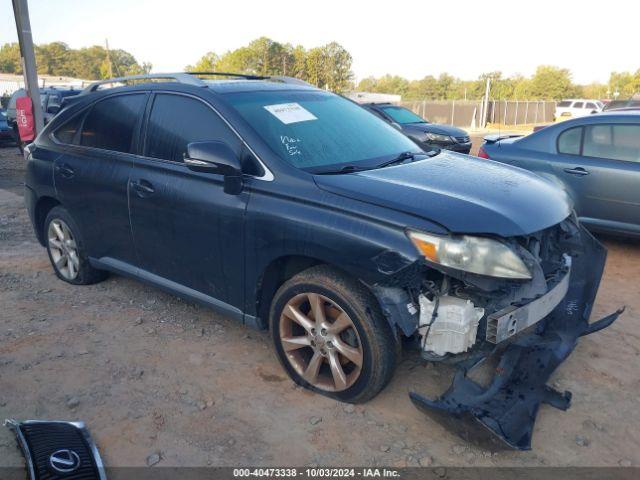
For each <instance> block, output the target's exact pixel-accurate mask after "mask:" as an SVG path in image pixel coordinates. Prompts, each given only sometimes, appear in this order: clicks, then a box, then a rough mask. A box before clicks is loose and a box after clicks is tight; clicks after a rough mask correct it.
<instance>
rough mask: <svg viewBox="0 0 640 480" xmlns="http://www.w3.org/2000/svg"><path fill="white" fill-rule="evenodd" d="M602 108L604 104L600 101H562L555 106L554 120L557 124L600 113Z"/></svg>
mask: <svg viewBox="0 0 640 480" xmlns="http://www.w3.org/2000/svg"><path fill="white" fill-rule="evenodd" d="M603 108H604V103H602V102H601V101H600V100H585V99H569V100H562V101H561V102H558V104H557V105H556V111H555V114H554V120H555V121H556V122H558V121H562V120H568V119H569V118H577V117H584V116H586V115H591V114H592V113H598V112H601V111H602V109H603Z"/></svg>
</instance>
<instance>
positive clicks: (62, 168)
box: [56, 163, 75, 178]
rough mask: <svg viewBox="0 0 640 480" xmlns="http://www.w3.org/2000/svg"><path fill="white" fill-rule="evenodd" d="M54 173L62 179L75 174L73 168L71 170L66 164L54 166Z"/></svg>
mask: <svg viewBox="0 0 640 480" xmlns="http://www.w3.org/2000/svg"><path fill="white" fill-rule="evenodd" d="M56 172H58V173H59V174H60V175H62V176H63V177H64V178H71V177H73V175H74V174H75V172H74V171H73V168H71V167H70V166H69V165H67V164H66V163H63V164H62V165H56Z"/></svg>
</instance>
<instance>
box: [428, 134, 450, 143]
mask: <svg viewBox="0 0 640 480" xmlns="http://www.w3.org/2000/svg"><path fill="white" fill-rule="evenodd" d="M427 140H430V141H432V142H440V143H452V142H453V139H452V138H451V137H450V136H449V135H440V134H439V133H429V132H427Z"/></svg>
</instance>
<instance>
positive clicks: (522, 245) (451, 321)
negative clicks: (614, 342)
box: [374, 217, 622, 450]
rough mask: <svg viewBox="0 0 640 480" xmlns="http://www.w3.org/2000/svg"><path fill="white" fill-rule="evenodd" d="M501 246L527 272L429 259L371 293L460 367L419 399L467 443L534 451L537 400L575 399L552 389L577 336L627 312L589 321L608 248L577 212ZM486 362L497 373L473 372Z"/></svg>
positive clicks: (426, 348) (428, 346) (430, 356)
mask: <svg viewBox="0 0 640 480" xmlns="http://www.w3.org/2000/svg"><path fill="white" fill-rule="evenodd" d="M505 244H506V245H507V246H508V247H509V249H511V251H512V252H515V253H516V254H517V255H518V256H519V258H520V259H521V260H522V262H523V263H524V265H526V268H527V270H528V271H529V272H530V275H529V278H527V279H526V280H525V279H517V280H516V279H505V278H494V277H489V276H486V275H478V274H475V273H469V272H464V271H460V270H456V269H451V268H448V267H446V266H443V265H438V264H434V263H433V262H430V261H428V260H427V259H425V260H422V261H419V262H415V263H413V264H411V265H410V266H408V267H406V268H405V269H402V270H401V271H399V272H397V273H396V274H394V275H392V276H390V277H389V279H388V282H385V284H384V285H382V284H380V285H376V286H374V291H375V292H376V294H377V296H378V298H379V300H380V302H381V304H382V305H383V309H384V310H385V314H387V316H388V318H389V319H390V321H392V322H393V323H394V324H395V325H396V326H397V327H399V330H400V331H402V332H403V333H404V334H405V335H407V336H413V337H414V338H416V339H417V340H418V341H419V344H420V350H421V353H422V356H423V357H424V358H425V359H426V360H429V361H439V362H449V363H455V364H456V366H457V371H456V374H455V376H454V379H453V383H452V385H451V386H450V387H449V389H448V390H447V391H446V392H445V393H444V394H442V395H441V396H440V397H439V398H437V399H435V400H432V399H428V398H425V397H424V396H422V395H420V394H418V393H414V392H412V393H410V397H411V400H412V401H413V403H414V404H415V405H416V406H417V407H418V408H419V409H420V410H422V411H424V412H425V413H427V414H429V415H430V416H431V417H433V418H434V419H436V420H437V421H439V422H440V423H444V424H445V425H447V426H448V427H449V428H452V429H453V430H454V431H456V432H457V433H458V434H460V435H461V436H462V437H463V438H465V439H466V440H468V441H471V442H474V443H480V444H483V445H485V446H489V447H492V448H496V447H499V446H503V447H504V446H507V447H510V448H514V449H519V450H529V449H530V448H531V436H532V432H533V426H534V422H535V419H536V415H537V412H538V408H539V406H540V404H541V403H543V402H544V403H547V404H550V405H552V406H555V407H557V408H560V409H563V410H566V409H567V408H568V407H569V405H570V400H571V394H570V392H563V393H561V392H558V391H556V390H554V389H553V388H551V387H549V386H548V385H547V381H548V379H549V377H550V376H551V374H552V373H553V372H554V370H555V369H556V368H557V367H558V366H559V365H560V364H561V363H562V362H563V361H564V360H565V359H566V358H567V357H568V356H569V354H570V353H571V352H572V351H573V349H574V348H575V346H576V344H577V341H578V338H579V337H581V336H583V335H587V334H590V333H593V332H596V331H598V330H600V329H602V328H605V327H607V326H608V325H610V324H611V323H612V322H613V321H615V320H616V318H617V317H618V316H619V315H620V314H621V313H622V310H619V311H618V312H616V313H613V314H612V315H609V316H608V317H606V318H603V319H602V320H600V321H597V322H594V323H591V324H590V323H589V321H588V320H589V316H590V314H591V309H592V307H593V303H594V300H595V297H596V293H597V290H598V286H599V283H600V278H601V277H602V273H603V269H604V264H605V260H606V249H605V248H604V247H603V246H602V244H600V243H599V242H598V241H597V240H596V239H595V238H594V237H593V236H592V235H591V234H590V233H589V232H588V231H587V230H585V229H584V228H583V227H581V226H580V225H579V224H578V223H577V221H576V220H575V219H574V218H573V217H570V218H568V219H567V220H565V221H564V222H562V223H560V224H558V225H556V226H553V227H551V228H548V229H546V230H544V231H541V232H537V233H535V234H531V235H527V236H522V237H514V238H511V239H508V240H506V241H505ZM392 318H393V320H391V319H392ZM487 365H495V368H494V369H493V374H492V378H490V379H484V381H482V382H480V381H476V380H474V379H472V377H473V378H475V376H477V375H476V373H477V371H480V370H481V369H483V368H484V369H485V370H486V368H487ZM485 373H486V372H485Z"/></svg>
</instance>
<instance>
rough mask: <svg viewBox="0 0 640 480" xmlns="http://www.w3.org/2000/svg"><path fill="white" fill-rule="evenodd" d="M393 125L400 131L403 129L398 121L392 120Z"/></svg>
mask: <svg viewBox="0 0 640 480" xmlns="http://www.w3.org/2000/svg"><path fill="white" fill-rule="evenodd" d="M391 126H392V127H393V128H395V129H396V130H398V131H400V132H401V131H402V126H401V125H400V124H399V123H397V122H391Z"/></svg>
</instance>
